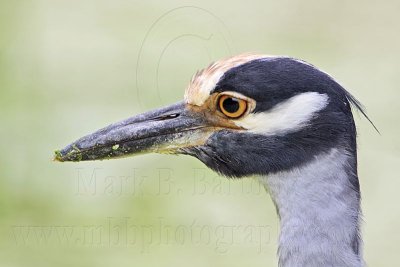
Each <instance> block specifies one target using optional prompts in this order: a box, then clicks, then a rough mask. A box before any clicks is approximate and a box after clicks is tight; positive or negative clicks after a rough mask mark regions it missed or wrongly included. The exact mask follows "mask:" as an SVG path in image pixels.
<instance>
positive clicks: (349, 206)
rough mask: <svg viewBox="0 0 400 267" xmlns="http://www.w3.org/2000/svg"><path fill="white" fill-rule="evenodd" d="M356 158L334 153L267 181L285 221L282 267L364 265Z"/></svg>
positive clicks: (280, 244)
mask: <svg viewBox="0 0 400 267" xmlns="http://www.w3.org/2000/svg"><path fill="white" fill-rule="evenodd" d="M356 165H357V163H356V155H355V154H352V153H349V152H348V151H346V150H344V149H343V150H338V149H332V150H331V151H330V152H329V153H326V154H321V155H319V156H317V157H315V158H314V159H313V161H311V162H309V163H307V164H305V165H303V166H301V167H297V168H295V169H292V170H290V171H284V172H279V173H275V174H271V175H268V176H265V177H261V181H262V183H263V184H264V185H265V186H266V188H267V190H268V191H269V192H270V194H271V197H272V200H273V201H274V203H275V205H276V207H277V211H278V216H279V218H280V231H281V233H280V237H279V265H280V266H282V267H289V266H290V267H295V266H296V267H303V266H307V267H313V266H354V267H355V266H357V267H359V266H362V265H363V264H362V263H363V261H362V256H361V248H360V245H361V244H360V243H361V241H360V238H359V217H360V194H359V188H358V178H357V170H356V168H357V166H356Z"/></svg>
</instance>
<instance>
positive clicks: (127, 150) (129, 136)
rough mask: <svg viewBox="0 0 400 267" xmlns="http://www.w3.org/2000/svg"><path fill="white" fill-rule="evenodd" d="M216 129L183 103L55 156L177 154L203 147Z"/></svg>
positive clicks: (74, 158) (62, 158) (103, 132)
mask: <svg viewBox="0 0 400 267" xmlns="http://www.w3.org/2000/svg"><path fill="white" fill-rule="evenodd" d="M212 132H213V127H212V126H211V125H209V123H207V121H206V120H205V118H204V117H203V116H202V115H201V113H198V112H194V111H192V110H190V109H188V108H186V106H185V104H184V103H183V102H180V103H177V104H174V105H171V106H168V107H165V108H161V109H157V110H154V111H150V112H146V113H143V114H140V115H137V116H134V117H132V118H129V119H127V120H124V121H121V122H118V123H115V124H111V125H110V126H108V127H105V128H103V129H101V130H98V131H97V132H95V133H92V134H89V135H87V136H85V137H82V138H80V139H79V140H77V141H75V142H74V143H72V144H70V145H68V146H66V147H65V148H64V149H62V150H59V151H56V152H55V158H54V159H55V160H56V161H84V160H102V159H109V158H115V157H124V156H129V155H133V154H138V153H147V152H158V153H178V152H179V150H180V149H182V148H186V147H193V146H198V145H202V144H204V143H205V142H206V141H207V139H208V137H209V136H210V135H211V134H212Z"/></svg>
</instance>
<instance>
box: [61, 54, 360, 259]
mask: <svg viewBox="0 0 400 267" xmlns="http://www.w3.org/2000/svg"><path fill="white" fill-rule="evenodd" d="M351 105H353V106H354V107H356V108H358V109H359V110H361V112H363V111H362V109H361V107H360V104H359V102H358V101H357V100H356V99H355V98H353V97H352V96H351V95H350V94H349V93H348V92H347V91H346V90H345V89H344V88H343V87H342V86H340V85H339V84H338V83H337V82H336V81H335V80H334V79H332V78H331V77H330V76H329V75H327V74H326V73H324V72H322V71H320V70H318V69H317V68H315V67H314V66H312V65H310V64H308V63H306V62H304V61H301V60H296V59H293V58H290V57H271V56H264V55H239V56H235V57H232V58H229V59H226V60H221V61H218V62H216V63H213V64H211V65H210V66H209V67H207V68H205V69H204V70H202V71H199V72H198V73H196V74H195V75H194V77H193V78H192V80H191V82H190V84H189V86H188V88H187V90H186V93H185V98H184V101H182V102H179V103H177V104H174V105H171V106H168V107H165V108H161V109H157V110H154V111H150V112H147V113H144V114H141V115H137V116H134V117H132V118H129V119H127V120H124V121H121V122H118V123H115V124H112V125H110V126H108V127H106V128H103V129H101V130H99V131H97V132H95V133H93V134H90V135H87V136H85V137H83V138H81V139H79V140H77V141H76V142H74V143H72V144H71V145H68V146H67V147H66V148H64V149H63V150H61V151H57V152H56V156H55V159H56V160H58V161H81V160H100V159H109V158H116V157H121V156H127V155H132V154H136V153H142V152H159V153H171V154H186V155H191V156H194V157H196V158H198V159H199V160H201V161H202V162H203V163H204V164H206V165H207V166H208V167H210V168H211V169H213V170H215V171H217V172H219V173H221V174H222V175H225V176H228V177H245V176H253V175H256V176H258V177H259V178H260V181H261V182H262V183H263V184H264V185H265V187H266V188H267V189H268V190H269V191H270V194H271V197H272V199H273V201H274V203H275V205H276V208H277V212H278V215H279V218H280V226H281V227H280V228H281V233H280V238H279V263H280V266H283V267H289V266H291V267H293V266H307V267H313V266H325V267H326V266H335V267H338V266H341V267H343V266H362V265H363V259H362V253H361V240H360V231H359V221H360V187H359V181H358V176H357V151H356V127H355V124H354V120H353V116H352V112H351ZM363 113H364V112H363ZM364 115H365V114H364Z"/></svg>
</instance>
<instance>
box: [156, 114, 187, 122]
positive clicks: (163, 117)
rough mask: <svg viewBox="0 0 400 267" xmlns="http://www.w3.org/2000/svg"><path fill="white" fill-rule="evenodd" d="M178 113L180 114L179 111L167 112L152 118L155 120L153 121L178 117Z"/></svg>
mask: <svg viewBox="0 0 400 267" xmlns="http://www.w3.org/2000/svg"><path fill="white" fill-rule="evenodd" d="M180 115H181V114H179V113H172V114H167V115H162V116H159V117H156V118H154V119H153V120H155V121H165V120H171V119H175V118H178V117H179V116H180Z"/></svg>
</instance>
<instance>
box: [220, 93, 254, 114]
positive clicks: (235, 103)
mask: <svg viewBox="0 0 400 267" xmlns="http://www.w3.org/2000/svg"><path fill="white" fill-rule="evenodd" d="M218 107H219V110H220V111H221V112H222V113H224V115H225V116H227V117H229V118H234V119H237V118H239V117H240V116H242V115H243V114H244V113H245V112H246V110H247V102H246V101H245V100H243V99H240V98H235V97H232V96H230V95H222V96H220V97H219V98H218Z"/></svg>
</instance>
